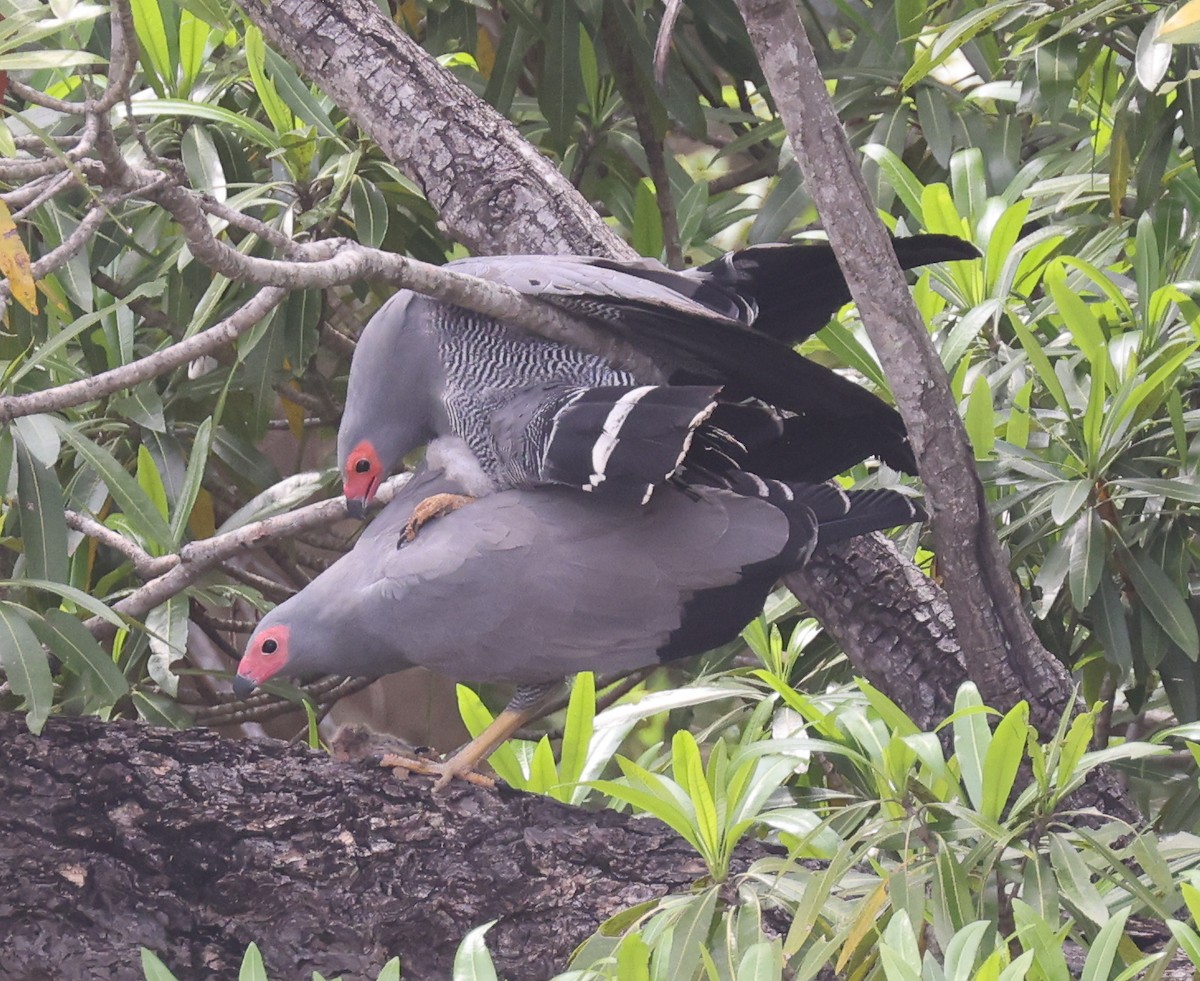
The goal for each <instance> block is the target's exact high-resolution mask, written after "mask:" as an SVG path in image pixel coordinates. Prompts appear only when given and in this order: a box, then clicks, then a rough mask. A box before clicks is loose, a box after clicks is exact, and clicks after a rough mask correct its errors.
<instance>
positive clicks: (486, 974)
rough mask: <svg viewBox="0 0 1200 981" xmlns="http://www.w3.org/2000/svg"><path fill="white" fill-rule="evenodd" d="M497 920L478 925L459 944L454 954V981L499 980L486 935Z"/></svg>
mask: <svg viewBox="0 0 1200 981" xmlns="http://www.w3.org/2000/svg"><path fill="white" fill-rule="evenodd" d="M495 925H496V921H495V920H492V921H491V922H490V923H485V924H484V925H483V926H480V927H476V928H475V929H474V930H472V931H471V932H470V933H468V934H467V935H466V936H465V937H463V941H462V943H461V944H459V945H458V950H457V951H456V952H455V954H454V973H453V975H452V981H497V979H496V968H495V965H494V964H493V963H492V955H491V954H490V953H488V949H487V944H486V943H485V942H484V939H483V938H484V935H485V934H486V933H487V932H488V930H490V929H491V928H492V927H493V926H495Z"/></svg>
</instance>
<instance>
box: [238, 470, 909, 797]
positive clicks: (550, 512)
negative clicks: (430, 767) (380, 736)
mask: <svg viewBox="0 0 1200 981" xmlns="http://www.w3.org/2000/svg"><path fill="white" fill-rule="evenodd" d="M457 489H459V488H458V485H456V484H454V483H453V482H452V481H450V480H448V479H447V478H446V477H445V476H443V475H441V474H438V473H434V472H428V471H426V472H422V473H419V474H417V475H416V476H414V478H413V479H412V480H411V481H410V482H409V483H408V484H407V485H406V486H405V487H404V488H403V489H402V490H401V492H400V493H399V494H398V495H397V497H396V498H395V499H394V500H393V501H392V502H391V503H390V504H389V505H388V506H387V507H386V508H385V509H384V510H383V511H382V512H381V513H380V514H379V515H378V516H377V517H376V519H375V520H374V521H373V522H372V523H371V524H370V525H369V526H368V527H367V529H366V531H365V532H364V534H363V536H362V537H361V538H360V539H359V541H358V543H357V544H356V545H355V547H354V549H353V550H352V551H351V552H349V553H348V554H347V555H345V556H343V557H342V558H341V559H339V560H338V561H337V562H336V563H334V565H333V566H331V567H330V568H329V569H328V570H327V571H326V572H324V573H322V574H321V575H320V576H318V577H317V578H316V579H314V580H313V581H312V582H311V583H310V584H309V585H308V586H306V587H305V588H304V589H303V590H302V591H301V592H299V593H297V594H296V595H295V596H293V597H291V598H290V599H288V600H287V601H286V602H284V603H281V604H280V605H279V606H277V607H276V608H275V609H274V610H272V611H271V612H270V613H268V614H267V615H266V616H265V617H263V619H262V621H261V623H260V624H259V625H258V628H257V629H256V630H255V632H254V634H253V635H252V636H251V638H250V640H249V642H248V644H247V647H246V651H245V654H244V655H243V657H242V660H241V663H240V665H239V667H238V674H237V679H236V681H235V683H234V691H235V692H236V693H237V694H238V695H240V696H243V697H244V696H245V695H247V694H249V692H250V691H252V690H253V689H254V688H255V686H257V685H261V684H262V683H263V682H265V681H267V680H268V679H270V678H273V677H276V676H288V677H300V678H305V677H312V676H317V675H323V674H330V673H332V674H341V675H354V676H364V677H372V678H374V677H378V676H381V675H385V674H390V673H391V672H393V671H399V670H401V669H403V668H407V667H411V666H414V665H421V666H424V667H426V668H429V669H431V670H433V671H436V672H439V673H441V674H444V675H448V676H451V677H454V678H460V679H465V680H472V681H485V682H486V681H503V682H510V683H515V684H516V685H518V686H519V688H518V691H517V694H516V696H515V697H514V698H513V700H512V702H511V703H510V704H509V706H508V708H507V709H506V710H505V712H504V713H502V715H501V716H499V717H498V718H497V721H496V725H495V726H493V727H492V728H491V729H489V730H488V732H486V733H484V734H482V735H481V736H480V737H479V739H478V740H475V741H473V742H472V743H471V744H469V745H468V746H467V747H466V748H465V749H463V750H462V751H460V752H459V753H458V754H456V755H455V756H454V757H452V758H451V759H450V760H449V761H448V762H447V763H445V764H444V765H441V766H439V767H437V768H436V772H437V773H439V774H440V775H441V777H442V780H441V783H443V784H444V783H445V782H447V781H448V780H450V779H451V778H452V777H454V776H456V775H462V774H464V773H466V772H467V771H469V770H471V769H472V768H473V767H474V765H475V764H476V763H477V762H479V761H480V760H481V759H483V758H484V757H485V756H487V755H489V754H490V753H491V751H492V750H493V749H494V748H495V747H496V746H498V745H499V744H500V743H501V742H503V741H504V739H506V738H508V736H509V735H511V734H512V733H513V732H515V731H516V729H517V728H519V727H520V726H521V725H523V724H524V723H525V722H526V721H528V720H529V719H530V718H532V717H535V716H536V714H537V710H538V709H539V708H540V707H541V705H542V703H543V702H544V701H545V700H546V699H547V698H548V696H549V695H551V694H553V692H554V691H555V689H556V688H557V687H558V685H560V684H561V682H562V679H563V678H565V677H567V676H569V675H573V674H575V673H576V672H579V671H584V670H598V671H605V672H612V671H629V670H633V669H636V668H641V667H647V666H651V665H655V664H660V663H662V662H665V661H670V660H673V659H675V658H681V657H688V656H690V655H694V654H699V653H701V652H703V651H706V650H709V649H711V648H713V647H716V646H718V645H720V644H723V643H725V642H727V641H729V640H732V639H733V638H734V637H735V636H736V635H737V632H738V631H739V630H740V629H741V628H742V627H744V626H745V624H746V623H747V622H748V621H749V620H750V619H751V618H752V617H754V616H755V615H757V614H758V612H759V611H760V610H761V609H762V606H763V602H764V600H765V599H766V596H767V594H768V592H769V591H770V590H771V588H772V587H773V586H774V584H775V582H776V581H777V580H778V579H779V577H780V576H782V575H784V574H786V573H788V572H790V571H792V570H794V569H796V568H798V567H799V566H801V565H802V564H803V563H804V562H805V561H806V560H807V558H808V556H809V554H810V553H811V552H812V550H813V548H814V547H815V546H816V545H817V544H818V543H828V542H831V541H838V540H840V539H844V538H849V537H852V536H854V535H860V534H865V533H867V532H870V531H874V530H876V529H879V528H887V527H892V526H895V525H900V524H905V523H908V522H910V521H913V520H914V519H916V518H917V517H919V511H918V509H917V508H916V507H914V506H913V504H912V503H911V502H910V501H909V500H908V499H906V498H905V497H903V496H901V495H899V494H897V493H895V492H894V491H888V490H875V491H862V492H854V491H850V492H845V491H842V490H839V489H838V488H836V487H834V486H832V485H828V484H818V485H793V486H791V487H790V488H789V493H790V500H789V499H786V498H780V499H779V500H777V501H768V500H765V499H763V498H759V497H753V496H745V495H742V494H738V493H735V492H731V491H727V490H723V489H719V488H707V487H701V488H695V489H691V490H681V489H679V488H676V487H674V486H670V485H668V486H667V487H665V488H663V489H662V491H661V492H660V493H657V494H655V495H654V497H653V498H652V499H651V501H650V502H648V504H646V505H645V506H642V505H640V504H637V503H630V502H627V501H622V500H618V499H610V498H604V497H595V496H589V495H584V494H580V493H578V492H576V491H573V490H571V489H569V488H562V487H537V488H533V489H526V490H508V491H500V492H497V493H494V494H491V495H489V496H486V497H484V498H482V499H480V500H479V501H478V502H476V503H474V504H472V505H471V506H470V507H467V508H463V509H462V510H459V511H455V512H453V513H452V514H448V515H446V516H445V517H442V518H439V519H438V520H436V521H432V522H430V524H428V525H427V526H426V527H425V528H424V529H423V530H422V532H421V534H420V535H419V536H417V537H416V538H415V539H414V540H411V541H409V540H408V539H407V537H406V536H405V535H404V534H403V529H404V527H405V524H406V522H407V521H408V518H409V514H410V512H411V511H412V509H413V507H414V505H415V504H416V503H417V502H418V501H420V500H423V499H425V498H427V497H429V496H432V495H435V494H438V493H443V492H447V491H450V490H457Z"/></svg>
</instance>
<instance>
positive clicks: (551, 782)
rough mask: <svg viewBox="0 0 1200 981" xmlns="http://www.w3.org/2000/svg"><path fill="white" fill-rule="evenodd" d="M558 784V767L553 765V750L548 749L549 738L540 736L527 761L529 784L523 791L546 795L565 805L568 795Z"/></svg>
mask: <svg viewBox="0 0 1200 981" xmlns="http://www.w3.org/2000/svg"><path fill="white" fill-rule="evenodd" d="M559 783H560V781H559V777H558V767H557V766H555V765H554V750H553V749H551V748H550V737H549V736H542V738H541V739H539V740H538V742H537V745H536V746H535V747H534V748H533V756H531V757H530V759H529V782H528V783H527V784H526V786H525V789H526V790H530V791H532V792H533V793H535V794H547V795H549V796H550V797H553V798H554V799H555V800H560V801H562V802H563V803H567V801H568V798H569V797H570V793H569V791H566V790H564V788H562V787H560V786H559Z"/></svg>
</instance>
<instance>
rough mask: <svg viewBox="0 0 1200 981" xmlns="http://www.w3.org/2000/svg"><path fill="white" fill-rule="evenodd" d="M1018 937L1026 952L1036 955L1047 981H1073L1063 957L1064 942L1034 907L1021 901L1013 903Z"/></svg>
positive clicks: (1016, 900) (1017, 900) (1042, 974)
mask: <svg viewBox="0 0 1200 981" xmlns="http://www.w3.org/2000/svg"><path fill="white" fill-rule="evenodd" d="M1012 911H1013V920H1014V921H1015V923H1016V927H1017V936H1018V937H1019V938H1020V941H1021V946H1022V947H1024V948H1025V950H1026V951H1031V952H1033V953H1034V958H1035V960H1036V961H1037V965H1038V969H1039V970H1040V971H1041V976H1042V977H1044V978H1045V979H1046V981H1071V971H1070V969H1069V968H1068V967H1067V959H1066V957H1064V956H1063V947H1062V940H1061V938H1059V937H1058V936H1057V935H1056V934H1055V932H1054V931H1053V930H1052V929H1051V928H1050V925H1049V924H1048V923H1047V922H1046V921H1045V920H1044V919H1043V918H1042V917H1041V916H1040V915H1039V914H1038V911H1037V910H1035V909H1034V908H1033V907H1032V906H1030V905H1028V904H1027V903H1024V902H1022V901H1021V900H1019V899H1014V900H1013V901H1012Z"/></svg>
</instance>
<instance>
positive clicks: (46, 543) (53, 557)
mask: <svg viewBox="0 0 1200 981" xmlns="http://www.w3.org/2000/svg"><path fill="white" fill-rule="evenodd" d="M16 457H17V504H18V507H19V509H20V514H21V543H22V547H23V548H24V552H25V575H27V576H30V577H31V578H34V579H51V580H54V581H56V582H66V580H67V579H68V563H67V522H66V518H65V516H64V510H63V496H62V488H61V487H60V486H59V484H58V478H57V477H55V475H54V473H53V471H51V470H48V469H47V468H46V467H44V466H42V465H41V463H39V462H38V460H37V458H36V457H35V456H34V455H33V453H31V452H30V450H29V447H27V446H26V445H25V441H24V440H23V439H21V437H20V436H19V435H18V436H17V439H16ZM5 476H6V475H5ZM0 479H3V476H0Z"/></svg>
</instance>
